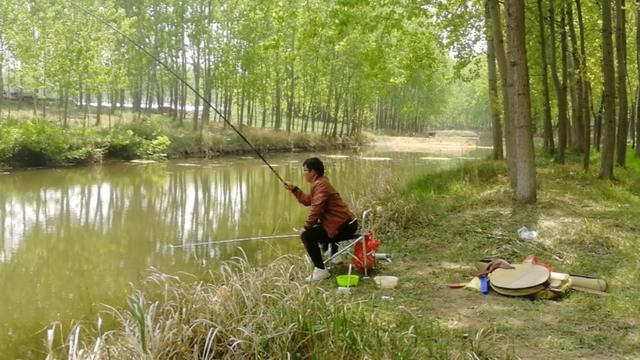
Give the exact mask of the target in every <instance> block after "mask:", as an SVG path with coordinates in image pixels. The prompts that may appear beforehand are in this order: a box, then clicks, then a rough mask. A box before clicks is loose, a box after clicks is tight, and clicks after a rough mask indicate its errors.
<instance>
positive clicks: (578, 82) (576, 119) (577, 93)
mask: <svg viewBox="0 0 640 360" xmlns="http://www.w3.org/2000/svg"><path fill="white" fill-rule="evenodd" d="M567 23H568V24H569V39H570V40H571V54H572V59H573V71H572V74H573V77H572V79H573V81H572V83H573V89H574V91H573V96H572V98H573V99H574V101H573V102H572V114H573V121H572V129H571V130H572V137H571V139H572V142H573V143H572V145H573V148H574V149H576V150H579V151H584V143H585V142H584V119H583V116H584V111H583V110H584V109H585V108H586V107H585V101H584V82H583V78H584V72H583V69H582V59H581V58H582V55H581V54H580V51H579V50H578V36H577V35H576V27H575V24H574V21H573V9H572V7H571V3H568V4H567Z"/></svg>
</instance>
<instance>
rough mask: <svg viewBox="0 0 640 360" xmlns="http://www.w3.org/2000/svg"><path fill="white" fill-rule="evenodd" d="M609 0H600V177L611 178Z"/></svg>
mask: <svg viewBox="0 0 640 360" xmlns="http://www.w3.org/2000/svg"><path fill="white" fill-rule="evenodd" d="M611 22H612V21H611V0H602V74H603V80H604V81H603V85H604V116H603V136H602V161H601V163H600V178H602V179H611V178H613V157H614V152H615V141H616V138H615V136H616V79H615V70H614V67H613V66H614V65H613V40H612V39H611V33H612V30H611Z"/></svg>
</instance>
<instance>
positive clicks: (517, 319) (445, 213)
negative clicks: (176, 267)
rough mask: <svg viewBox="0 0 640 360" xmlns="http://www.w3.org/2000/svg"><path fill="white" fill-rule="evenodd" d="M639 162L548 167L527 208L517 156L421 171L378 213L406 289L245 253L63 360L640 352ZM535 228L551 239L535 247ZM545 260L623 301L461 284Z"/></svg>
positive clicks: (122, 317)
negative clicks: (500, 268) (322, 276)
mask: <svg viewBox="0 0 640 360" xmlns="http://www.w3.org/2000/svg"><path fill="white" fill-rule="evenodd" d="M628 159H629V164H628V167H627V168H626V169H621V168H617V169H616V176H617V178H616V180H615V181H603V180H598V179H597V170H598V169H592V170H590V171H589V172H586V173H585V172H584V171H583V170H582V169H581V167H579V166H578V165H562V166H560V165H554V164H552V163H551V162H549V161H546V160H544V159H542V160H541V161H539V164H538V183H539V190H538V203H537V204H535V205H520V204H518V203H516V202H515V201H514V199H513V191H512V190H511V189H510V187H509V185H508V179H507V177H506V169H505V165H504V164H503V163H502V162H495V161H481V162H474V163H467V164H465V165H464V166H463V167H461V168H458V169H454V170H448V171H445V172H442V173H439V174H432V175H426V176H422V177H419V178H417V179H415V180H413V181H412V182H410V183H409V184H408V185H406V186H403V187H402V188H400V189H395V190H393V191H391V192H390V193H389V194H387V195H386V196H384V197H383V198H382V199H380V200H379V201H378V203H377V205H378V214H377V217H376V220H375V227H374V230H375V233H376V234H377V237H378V238H380V239H381V240H382V244H383V245H382V248H381V249H380V251H382V252H388V253H392V254H393V259H394V260H393V263H391V264H381V265H380V266H379V267H378V269H377V270H376V273H377V274H388V275H397V276H399V277H400V284H399V286H398V288H396V289H393V290H379V289H376V288H375V286H374V285H373V282H372V281H367V280H365V281H363V282H362V284H361V285H360V286H359V287H357V288H355V289H354V291H353V293H352V294H351V295H349V296H339V295H338V294H336V292H335V285H334V284H333V281H324V282H321V283H319V284H306V283H304V282H303V280H302V277H303V276H304V275H306V274H307V272H308V270H309V266H308V265H307V264H306V263H305V261H303V260H302V259H300V258H295V257H284V258H280V259H278V260H276V261H275V262H274V263H272V264H271V265H269V266H267V267H264V268H255V267H253V266H251V265H250V264H247V263H246V261H244V260H243V259H236V260H234V261H232V262H229V263H226V264H224V265H222V266H221V267H220V269H218V270H217V271H212V272H211V276H210V279H206V280H204V281H193V280H183V279H181V278H180V277H176V276H170V275H166V274H159V273H152V274H151V275H150V277H149V278H148V279H147V281H146V283H145V284H144V285H142V286H141V287H140V288H139V289H138V290H136V291H134V293H133V295H132V296H131V297H130V300H129V306H128V309H111V311H110V312H109V314H110V315H109V316H111V317H113V318H115V319H116V324H117V326H116V330H114V331H111V332H108V333H100V332H99V331H98V332H96V331H93V332H92V331H91V330H90V329H91V326H86V325H85V327H84V329H85V330H83V331H84V332H83V333H84V334H85V335H84V337H83V336H81V335H78V331H79V330H75V331H71V332H70V333H71V334H72V335H71V336H70V338H68V339H66V340H65V341H62V340H60V341H58V342H57V343H56V344H53V345H52V346H51V351H50V354H49V356H50V359H55V358H58V359H62V358H69V359H90V358H97V357H98V356H99V357H100V358H106V359H109V358H111V359H148V358H176V359H178V358H198V359H209V358H216V359H217V358H300V359H365V358H381V359H425V358H439V359H517V358H553V359H574V358H594V359H599V358H638V357H640V350H639V349H638V347H637V344H638V341H639V340H640V332H639V331H638V329H639V328H640V286H639V285H638V279H639V278H640V269H639V268H638V267H637V264H638V263H639V261H640V250H639V249H640V248H639V247H638V243H637V241H638V240H637V234H638V230H639V229H640V227H639V226H638V221H637V219H639V218H640V194H639V190H638V184H640V160H639V159H636V158H633V157H632V156H630V157H629V158H628ZM576 163H577V162H576ZM521 226H527V227H529V228H533V229H536V230H537V231H539V233H540V236H539V239H538V240H537V241H534V242H531V241H526V242H525V241H521V240H519V239H518V238H517V236H516V230H517V229H518V228H519V227H521ZM529 254H534V255H536V256H538V257H539V258H540V259H541V260H542V261H544V262H547V263H551V264H552V265H553V266H554V267H555V269H556V270H557V271H560V272H569V273H578V274H590V275H596V276H599V277H601V278H604V279H606V280H607V282H608V283H609V285H610V289H609V293H610V296H607V297H600V296H594V295H590V294H586V293H580V292H570V293H569V294H568V295H567V296H565V297H564V298H562V299H560V300H556V301H548V300H531V299H528V298H509V297H504V296H499V295H496V294H495V293H490V294H489V295H487V296H484V295H481V294H479V293H476V292H471V291H467V290H452V289H448V288H447V287H446V284H447V283H451V282H461V281H468V280H470V278H471V277H472V274H473V273H474V272H475V271H476V268H475V265H476V263H477V261H478V260H479V259H482V258H486V257H500V258H503V259H506V260H508V261H510V262H513V263H516V262H521V261H522V260H523V259H524V258H525V257H526V256H527V255H529ZM331 271H332V273H334V275H336V274H344V273H346V271H347V268H346V266H345V265H342V266H336V267H334V268H333V269H332V270H331ZM374 275H375V274H374ZM78 338H82V339H83V340H82V341H78Z"/></svg>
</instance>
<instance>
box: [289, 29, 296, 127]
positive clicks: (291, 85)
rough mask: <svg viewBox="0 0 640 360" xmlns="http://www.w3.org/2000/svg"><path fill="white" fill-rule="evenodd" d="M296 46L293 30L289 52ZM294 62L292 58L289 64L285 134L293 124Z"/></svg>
mask: <svg viewBox="0 0 640 360" xmlns="http://www.w3.org/2000/svg"><path fill="white" fill-rule="evenodd" d="M295 46H296V31H295V29H294V30H293V32H292V33H291V52H293V51H294V50H295ZM295 75H296V73H295V62H294V60H293V58H292V59H291V61H290V62H289V96H288V98H287V132H291V125H292V124H293V101H294V95H295V89H296V87H295V86H296V80H295Z"/></svg>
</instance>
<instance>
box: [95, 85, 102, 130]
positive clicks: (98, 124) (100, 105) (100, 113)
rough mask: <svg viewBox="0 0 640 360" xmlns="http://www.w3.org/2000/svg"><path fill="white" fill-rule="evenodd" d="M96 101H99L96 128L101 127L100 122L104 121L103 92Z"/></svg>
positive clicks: (97, 96)
mask: <svg viewBox="0 0 640 360" xmlns="http://www.w3.org/2000/svg"><path fill="white" fill-rule="evenodd" d="M96 99H97V101H98V107H97V108H96V126H100V121H101V120H102V119H101V116H102V91H98V94H97V95H96Z"/></svg>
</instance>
